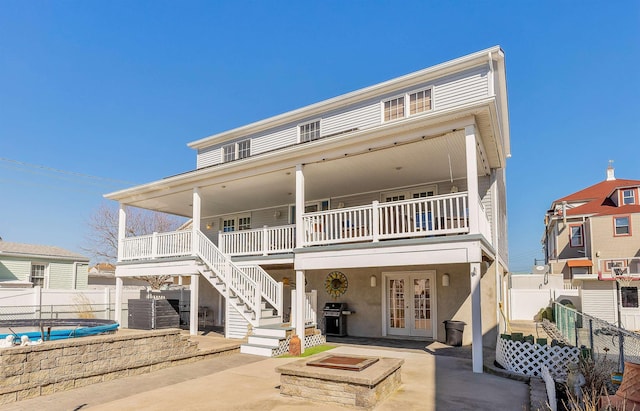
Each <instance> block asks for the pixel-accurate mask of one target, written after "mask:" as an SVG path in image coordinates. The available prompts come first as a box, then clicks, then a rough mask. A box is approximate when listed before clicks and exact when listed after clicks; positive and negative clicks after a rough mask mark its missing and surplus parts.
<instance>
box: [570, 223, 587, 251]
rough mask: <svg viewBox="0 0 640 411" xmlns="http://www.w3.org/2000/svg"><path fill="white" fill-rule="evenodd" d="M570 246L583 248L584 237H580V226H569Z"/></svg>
mask: <svg viewBox="0 0 640 411" xmlns="http://www.w3.org/2000/svg"><path fill="white" fill-rule="evenodd" d="M569 236H570V238H569V240H570V244H571V247H582V246H584V236H583V235H582V225H571V226H570V234H569Z"/></svg>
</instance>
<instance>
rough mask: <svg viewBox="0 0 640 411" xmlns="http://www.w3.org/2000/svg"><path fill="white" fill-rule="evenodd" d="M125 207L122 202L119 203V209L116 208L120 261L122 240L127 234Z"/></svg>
mask: <svg viewBox="0 0 640 411" xmlns="http://www.w3.org/2000/svg"><path fill="white" fill-rule="evenodd" d="M125 207H126V206H125V205H124V204H123V203H120V209H119V210H118V261H122V251H123V250H122V241H123V240H124V238H125V237H126V235H127V233H126V229H127V211H126V209H125Z"/></svg>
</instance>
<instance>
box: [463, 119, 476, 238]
mask: <svg viewBox="0 0 640 411" xmlns="http://www.w3.org/2000/svg"><path fill="white" fill-rule="evenodd" d="M475 129H476V128H475V126H473V125H470V126H467V127H465V128H464V134H465V142H466V144H465V145H466V158H467V192H468V193H469V200H468V203H467V204H468V205H469V234H478V233H480V199H479V194H478V158H477V157H478V155H477V151H476V150H477V148H476V147H477V143H476V134H475V133H476V132H475Z"/></svg>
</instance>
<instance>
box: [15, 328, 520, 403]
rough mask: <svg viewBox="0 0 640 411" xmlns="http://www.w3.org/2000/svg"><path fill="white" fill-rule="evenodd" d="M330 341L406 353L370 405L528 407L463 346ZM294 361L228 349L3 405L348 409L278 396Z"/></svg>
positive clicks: (340, 350) (514, 385)
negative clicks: (382, 394)
mask: <svg viewBox="0 0 640 411" xmlns="http://www.w3.org/2000/svg"><path fill="white" fill-rule="evenodd" d="M197 339H198V342H199V343H200V344H202V345H206V344H209V346H211V345H214V344H215V343H216V342H220V343H222V342H223V340H224V339H221V338H220V337H219V336H217V335H215V334H214V333H212V334H211V335H210V336H209V337H207V336H199V337H197ZM227 342H228V340H227ZM332 344H336V345H337V347H336V348H334V349H333V350H331V351H330V353H332V354H351V355H366V356H381V357H390V358H401V359H403V360H404V365H403V366H402V386H401V387H400V389H399V390H398V391H396V392H395V393H393V394H391V395H390V396H389V397H388V398H387V399H386V400H385V401H384V402H382V403H381V404H379V405H378V406H377V407H376V408H375V410H397V409H406V410H514V411H522V410H528V409H529V405H528V404H529V385H528V384H527V383H526V382H520V381H516V380H513V379H509V378H504V377H500V376H496V375H492V374H490V373H484V374H474V373H473V372H472V368H471V359H470V349H469V347H455V348H453V347H448V346H446V345H444V344H440V343H437V342H434V343H429V342H424V341H422V342H420V341H399V340H381V339H357V338H346V339H336V340H335V341H333V342H332ZM203 348H204V347H203ZM320 355H322V354H320ZM296 360H297V359H296V358H262V357H256V356H251V355H245V354H231V355H226V356H222V357H216V358H212V359H206V360H202V361H198V362H195V363H191V364H186V365H180V366H175V367H171V368H166V369H162V370H159V371H155V372H153V373H150V374H145V375H139V376H133V377H127V378H122V379H119V380H113V381H109V382H102V383H98V384H94V385H90V386H86V387H81V388H77V389H73V390H70V391H66V392H60V393H55V394H51V395H47V396H43V397H38V398H33V399H29V400H24V401H20V402H17V403H13V404H7V405H5V406H4V407H3V408H4V409H5V410H23V409H46V410H52V411H55V410H81V409H82V410H85V409H91V410H211V409H216V410H294V409H296V410H297V409H305V410H336V409H353V408H348V407H340V406H338V405H335V404H326V403H319V402H312V401H308V400H302V399H297V398H291V397H287V396H283V395H281V394H280V390H279V385H280V376H279V374H278V373H277V372H276V371H275V369H276V367H278V366H280V365H283V364H286V363H287V362H291V361H296ZM492 362H493V359H492V357H491V351H490V350H489V351H487V352H486V358H485V365H486V366H490V365H492Z"/></svg>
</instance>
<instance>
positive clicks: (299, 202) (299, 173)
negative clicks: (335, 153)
mask: <svg viewBox="0 0 640 411" xmlns="http://www.w3.org/2000/svg"><path fill="white" fill-rule="evenodd" d="M303 167H304V166H303V165H302V164H298V165H297V166H296V244H295V247H302V246H303V244H304V234H305V233H304V224H303V223H302V214H304V205H305V199H304V171H303Z"/></svg>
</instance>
